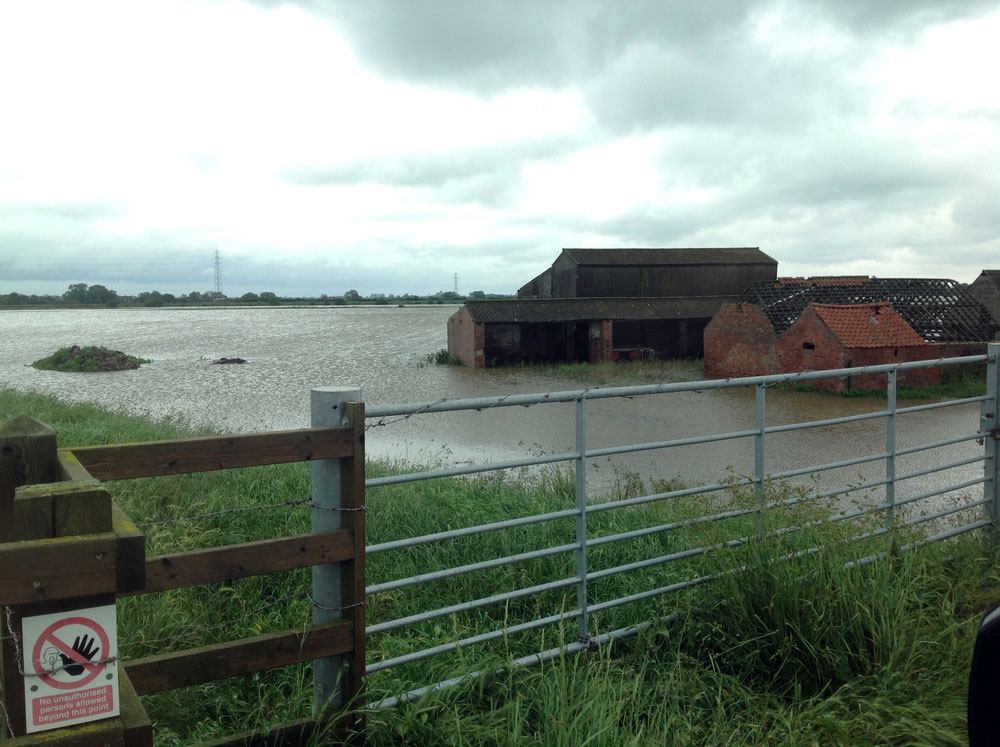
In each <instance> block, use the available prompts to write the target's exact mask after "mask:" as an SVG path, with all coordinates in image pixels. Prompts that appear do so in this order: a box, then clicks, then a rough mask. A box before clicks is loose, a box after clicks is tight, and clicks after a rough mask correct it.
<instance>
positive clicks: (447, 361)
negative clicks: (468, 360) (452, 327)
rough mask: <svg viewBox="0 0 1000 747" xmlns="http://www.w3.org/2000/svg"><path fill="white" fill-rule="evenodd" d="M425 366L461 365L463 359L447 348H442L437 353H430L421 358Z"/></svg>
mask: <svg viewBox="0 0 1000 747" xmlns="http://www.w3.org/2000/svg"><path fill="white" fill-rule="evenodd" d="M421 365H424V366H461V365H462V361H461V359H460V358H456V357H455V356H454V355H452V354H451V353H449V352H448V351H447V350H446V349H445V348H441V349H440V350H439V351H437V352H436V353H428V354H427V355H425V356H424V357H423V359H422V360H421Z"/></svg>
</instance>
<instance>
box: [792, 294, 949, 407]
mask: <svg viewBox="0 0 1000 747" xmlns="http://www.w3.org/2000/svg"><path fill="white" fill-rule="evenodd" d="M777 355H778V367H779V369H780V370H781V371H782V372H791V371H819V370H823V369H831V368H852V367H855V366H869V365H880V364H885V363H902V362H905V361H917V360H931V359H935V358H939V357H941V354H940V348H939V346H937V345H932V344H930V343H928V342H926V341H925V340H924V339H923V338H922V337H921V336H920V335H919V334H917V332H916V331H915V330H914V329H913V327H911V326H910V325H909V324H907V323H906V320H904V319H903V317H901V316H900V315H899V314H898V313H896V311H895V310H894V309H893V308H892V305H891V304H889V303H888V302H883V303H874V304H846V305H844V304H819V303H812V304H810V305H809V307H808V308H806V310H805V311H804V312H803V314H802V316H800V317H799V318H798V320H797V321H796V322H795V323H794V324H792V326H791V327H789V328H788V330H787V331H786V332H785V333H784V334H783V335H781V337H780V338H778V343H777ZM899 383H900V384H906V385H909V386H936V385H939V384H940V383H941V369H940V368H924V369H918V370H913V371H901V372H900V373H899ZM815 384H816V386H818V387H822V388H824V389H832V390H834V391H842V390H844V389H882V388H884V387H885V386H886V374H861V375H859V376H850V377H847V378H840V379H821V380H818V381H816V382H815Z"/></svg>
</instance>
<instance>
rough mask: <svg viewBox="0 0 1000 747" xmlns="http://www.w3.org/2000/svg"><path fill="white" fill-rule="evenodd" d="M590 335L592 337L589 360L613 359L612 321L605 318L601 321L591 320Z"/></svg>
mask: <svg viewBox="0 0 1000 747" xmlns="http://www.w3.org/2000/svg"><path fill="white" fill-rule="evenodd" d="M588 337H589V339H590V351H589V353H590V355H589V358H588V360H589V361H590V362H591V363H601V362H602V361H610V360H612V355H611V350H612V342H613V325H612V323H611V322H610V321H608V320H607V319H605V320H604V321H601V322H591V323H590V334H589V335H588Z"/></svg>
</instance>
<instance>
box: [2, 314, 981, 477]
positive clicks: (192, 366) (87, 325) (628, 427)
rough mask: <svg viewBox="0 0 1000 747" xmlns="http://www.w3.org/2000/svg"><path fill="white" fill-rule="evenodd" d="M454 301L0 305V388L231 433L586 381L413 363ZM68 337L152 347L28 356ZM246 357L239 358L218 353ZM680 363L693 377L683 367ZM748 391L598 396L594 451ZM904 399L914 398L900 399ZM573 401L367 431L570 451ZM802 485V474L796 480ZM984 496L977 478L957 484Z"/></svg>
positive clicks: (706, 417) (797, 417) (412, 457)
mask: <svg viewBox="0 0 1000 747" xmlns="http://www.w3.org/2000/svg"><path fill="white" fill-rule="evenodd" d="M455 308H456V307H454V306H418V307H409V308H397V307H390V306H381V307H310V308H271V307H266V308H247V309H232V308H227V309H136V310H132V309H100V310H92V311H90V310H88V311H62V310H60V311H32V312H22V311H4V312H0V386H9V387H13V388H15V389H21V390H35V391H39V392H45V393H49V394H53V395H56V396H58V397H60V398H62V399H64V400H68V401H91V402H96V403H98V404H101V405H104V406H109V407H121V408H124V409H125V410H128V411H130V412H136V413H142V414H145V415H148V416H150V417H152V418H157V419H162V418H180V419H182V420H185V421H187V422H189V423H191V424H192V425H209V426H213V427H215V428H218V429H221V430H223V431H229V432H251V431H261V430H272V429H285V428H298V427H305V426H307V425H308V423H309V390H310V389H311V388H313V387H318V386H357V387H360V388H361V390H362V393H363V397H364V399H365V400H366V401H367V402H368V403H370V404H390V403H400V402H419V401H430V400H437V399H440V398H443V397H450V398H456V397H479V396H489V395H499V394H510V393H529V392H544V391H557V390H565V389H578V388H581V387H583V386H588V385H590V384H592V383H593V382H588V381H583V380H574V379H570V378H562V377H554V376H545V375H541V374H539V373H537V372H534V371H531V370H529V369H520V368H517V369H508V370H487V371H482V370H480V371H474V370H470V369H467V368H461V367H449V366H428V365H421V360H422V358H423V356H424V355H425V354H427V353H431V352H434V351H437V350H440V349H441V348H443V347H445V346H446V321H447V318H448V316H449V315H450V314H452V313H453V312H454V310H455ZM70 344H80V345H104V346H107V347H110V348H114V349H119V350H123V351H125V352H127V353H129V354H132V355H137V356H140V357H143V358H150V359H152V361H153V362H152V363H150V364H147V365H144V366H142V368H140V369H138V370H136V371H121V372H114V373H105V374H65V373H57V372H51V371H36V370H35V369H33V368H31V367H30V365H29V364H30V363H31V362H32V361H34V360H36V359H38V358H41V357H44V356H46V355H49V354H51V353H52V352H53V351H55V350H56V349H57V348H59V347H63V346H66V345H70ZM221 357H241V358H245V359H247V360H248V361H250V362H249V364H247V365H228V366H218V365H213V364H212V362H211V361H212V360H214V359H216V358H221ZM688 373H689V374H690V373H695V374H696V369H694V368H692V369H690V371H688ZM753 400H754V394H753V391H751V390H744V389H730V390H712V391H705V392H702V393H693V392H692V393H682V394H675V395H659V396H653V397H641V398H636V399H631V400H625V399H614V400H595V401H591V402H589V403H588V410H587V413H588V427H587V438H588V445H589V446H591V447H601V446H611V445H617V444H626V443H637V442H641V441H657V440H665V439H669V438H680V437H687V436H693V435H699V434H708V433H719V432H724V431H734V430H744V429H747V428H751V427H752V426H753V421H754V401H753ZM767 404H768V415H767V423H768V425H778V424H783V423H790V422H797V421H804V420H817V419H825V418H833V417H838V416H842V415H848V414H857V413H862V412H869V411H873V410H879V409H884V407H885V403H884V402H883V401H881V400H859V399H843V398H837V397H828V396H820V395H812V394H803V393H798V392H780V391H774V390H768V393H767ZM902 404H903V405H904V406H905V405H908V404H913V403H909V402H907V403H902ZM977 426H978V407H976V406H975V405H964V406H960V407H953V408H946V409H943V410H936V411H931V412H925V413H915V414H912V415H907V416H903V417H901V418H900V419H899V425H898V443H899V446H900V447H906V446H911V445H917V444H919V443H926V442H929V441H937V440H944V439H946V438H950V437H954V436H960V435H965V434H972V433H975V431H976V429H977ZM574 433H575V430H574V409H573V406H572V405H547V406H537V407H532V408H527V409H525V408H503V409H493V410H489V411H486V412H481V413H476V412H469V413H444V414H436V415H428V416H421V417H417V418H412V419H409V420H402V421H396V422H392V423H391V424H390V425H387V426H385V427H379V428H372V429H371V430H370V431H369V438H368V451H369V454H370V455H371V456H375V457H388V458H396V459H403V460H406V461H410V462H419V463H428V464H438V463H440V464H445V463H447V464H454V463H461V462H466V461H496V460H500V459H509V458H517V457H521V456H525V455H531V454H539V453H547V452H562V451H571V450H572V448H573V442H574ZM884 449H885V422H884V420H883V419H877V420H870V421H864V422H857V423H850V424H846V425H841V426H836V427H830V428H820V429H811V430H806V431H797V432H794V433H790V434H778V435H773V436H769V437H768V440H767V449H766V451H767V470H768V472H778V471H784V470H789V469H794V468H796V467H804V466H809V465H816V464H824V463H830V462H834V461H840V460H845V459H849V458H852V457H857V456H862V455H864V454H872V453H878V452H881V451H883V450H884ZM981 453H982V448H981V447H979V446H977V445H976V444H975V442H969V443H967V444H963V445H958V446H953V447H947V448H942V449H936V450H933V451H931V452H928V453H921V454H917V455H913V456H909V457H905V458H901V459H899V460H898V464H897V472H898V473H905V472H909V471H916V470H919V469H923V468H927V467H930V466H932V465H934V464H941V463H945V462H951V461H957V460H959V459H962V458H967V457H971V456H975V455H977V454H981ZM884 469H885V468H884V466H883V465H882V464H881V463H876V464H875V465H867V466H865V467H860V468H859V467H855V468H850V469H841V470H836V471H832V472H827V473H823V474H822V475H821V476H820V477H819V478H818V480H817V482H818V483H819V484H820V485H821V486H826V487H832V486H837V485H842V484H848V483H857V482H858V481H859V480H860V479H861V478H862V477H867V478H868V479H872V478H875V479H877V478H878V477H880V476H882V475H884ZM752 471H753V442H752V440H750V439H741V440H738V441H726V442H721V443H717V444H712V445H707V446H706V445H701V446H691V447H684V448H678V449H672V450H670V451H668V452H664V451H657V452H647V453H643V454H637V455H631V456H629V457H625V458H618V459H616V460H615V462H614V463H611V462H609V461H608V460H594V461H593V463H592V464H591V474H592V475H594V477H595V478H596V479H595V481H594V485H595V486H596V490H597V491H598V492H607V491H614V490H615V486H616V484H619V483H621V482H622V481H623V480H626V479H627V477H628V476H629V475H630V474H638V475H640V476H642V477H643V478H644V479H648V478H650V477H664V478H672V477H681V478H682V479H683V480H685V481H686V482H689V483H695V482H716V481H719V480H720V479H724V478H726V477H731V476H737V477H738V476H745V475H749V474H751V473H752ZM981 475H982V467H981V465H971V466H966V467H962V468H957V469H952V470H949V471H947V472H944V473H940V474H935V475H931V476H927V477H923V478H919V479H917V480H909V481H906V482H905V483H902V484H901V488H900V490H899V494H900V495H901V496H905V495H907V494H911V493H914V492H923V491H927V490H931V489H933V488H934V487H936V486H943V485H949V484H954V483H957V482H960V481H964V480H968V479H974V478H975V477H978V476H981ZM804 481H809V480H804ZM966 493H967V494H968V495H970V496H978V495H981V488H978V487H973V488H970V489H969V490H967V491H966Z"/></svg>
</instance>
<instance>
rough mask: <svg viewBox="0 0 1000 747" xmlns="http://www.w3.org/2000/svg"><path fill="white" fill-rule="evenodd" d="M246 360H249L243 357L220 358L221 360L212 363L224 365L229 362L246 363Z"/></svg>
mask: <svg viewBox="0 0 1000 747" xmlns="http://www.w3.org/2000/svg"><path fill="white" fill-rule="evenodd" d="M246 362H247V361H245V360H243V359H242V358H219V360H217V361H212V363H215V364H217V365H220V366H224V365H226V364H227V363H246Z"/></svg>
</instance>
